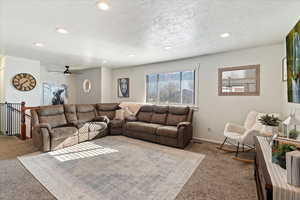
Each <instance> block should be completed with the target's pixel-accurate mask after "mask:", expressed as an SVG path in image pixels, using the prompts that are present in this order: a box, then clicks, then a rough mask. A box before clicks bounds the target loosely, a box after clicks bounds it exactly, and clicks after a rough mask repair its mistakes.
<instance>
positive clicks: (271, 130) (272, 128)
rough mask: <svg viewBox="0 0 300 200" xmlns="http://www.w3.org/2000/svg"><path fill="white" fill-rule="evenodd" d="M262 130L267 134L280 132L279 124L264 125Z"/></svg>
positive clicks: (271, 134)
mask: <svg viewBox="0 0 300 200" xmlns="http://www.w3.org/2000/svg"><path fill="white" fill-rule="evenodd" d="M262 132H263V134H264V135H265V136H274V135H276V134H278V132H279V128H278V126H266V125H264V126H263V128H262Z"/></svg>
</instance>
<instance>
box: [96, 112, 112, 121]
mask: <svg viewBox="0 0 300 200" xmlns="http://www.w3.org/2000/svg"><path fill="white" fill-rule="evenodd" d="M98 115H99V116H107V117H108V118H109V119H110V120H113V119H114V118H115V116H116V111H98Z"/></svg>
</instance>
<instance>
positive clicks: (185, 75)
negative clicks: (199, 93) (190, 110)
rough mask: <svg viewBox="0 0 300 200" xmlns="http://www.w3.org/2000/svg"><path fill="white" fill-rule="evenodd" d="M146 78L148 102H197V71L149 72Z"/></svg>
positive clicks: (188, 103) (189, 103)
mask: <svg viewBox="0 0 300 200" xmlns="http://www.w3.org/2000/svg"><path fill="white" fill-rule="evenodd" d="M146 80H147V100H146V101H147V102H148V103H157V104H187V105H191V104H194V103H195V71H184V72H171V73H160V74H149V75H147V77H146Z"/></svg>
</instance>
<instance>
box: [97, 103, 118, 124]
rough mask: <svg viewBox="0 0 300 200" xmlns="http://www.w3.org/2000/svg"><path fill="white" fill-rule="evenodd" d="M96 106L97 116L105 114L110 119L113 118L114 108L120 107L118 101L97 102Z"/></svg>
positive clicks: (114, 114)
mask: <svg viewBox="0 0 300 200" xmlns="http://www.w3.org/2000/svg"><path fill="white" fill-rule="evenodd" d="M96 108H97V114H98V115H99V116H107V117H108V118H109V119H110V120H113V119H114V118H115V116H116V110H118V109H120V108H119V104H118V103H99V104H96Z"/></svg>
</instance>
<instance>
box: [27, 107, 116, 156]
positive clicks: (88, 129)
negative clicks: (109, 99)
mask: <svg viewBox="0 0 300 200" xmlns="http://www.w3.org/2000/svg"><path fill="white" fill-rule="evenodd" d="M117 109H119V106H118V104H96V105H92V104H78V105H67V104H66V105H56V106H43V107H38V108H37V109H32V110H31V116H32V120H31V121H32V139H33V143H34V145H35V146H36V147H38V148H39V149H40V150H41V151H44V152H46V151H54V150H58V149H61V148H65V147H68V146H72V145H75V144H78V143H80V142H84V141H87V140H92V139H94V138H97V137H99V136H102V135H104V134H107V133H109V132H108V131H109V129H107V128H106V127H107V124H108V126H111V124H115V123H116V122H115V120H113V118H114V115H115V111H116V110H117ZM104 113H105V116H107V117H104V115H102V114H104ZM101 115H102V116H101ZM109 119H111V121H110V120H109ZM91 122H93V123H95V122H98V123H99V122H105V123H102V125H103V124H104V125H105V127H104V128H105V129H104V131H103V127H101V126H100V125H101V123H100V124H98V125H95V124H93V123H91ZM91 124H92V125H91ZM114 127H115V128H114V129H111V131H113V132H115V131H118V130H119V129H122V125H120V126H119V127H118V126H117V125H114ZM115 129H116V130H115Z"/></svg>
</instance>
